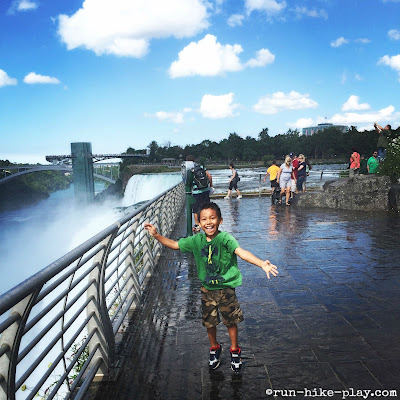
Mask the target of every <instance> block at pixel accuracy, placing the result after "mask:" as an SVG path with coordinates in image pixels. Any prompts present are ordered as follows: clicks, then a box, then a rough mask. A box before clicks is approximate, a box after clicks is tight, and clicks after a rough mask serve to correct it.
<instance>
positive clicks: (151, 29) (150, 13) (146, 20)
mask: <svg viewBox="0 0 400 400" xmlns="http://www.w3.org/2000/svg"><path fill="white" fill-rule="evenodd" d="M207 6H208V3H205V2H204V1H203V0H168V1H165V0H136V1H131V0H85V1H84V2H83V4H82V8H80V9H79V10H78V11H77V12H76V13H75V14H73V15H72V16H67V15H63V14H62V15H59V17H58V20H59V27H58V33H59V35H60V37H61V40H62V41H63V42H64V43H65V44H66V46H67V48H68V49H69V50H72V49H76V48H77V47H83V48H86V49H88V50H91V51H94V52H95V53H96V54H97V55H102V54H114V55H117V56H125V57H137V58H140V57H143V56H144V55H146V54H147V52H148V49H149V45H150V41H151V39H156V38H166V37H171V36H173V37H176V38H183V37H191V36H193V35H195V34H197V33H199V32H200V31H202V30H203V29H205V28H207V27H208V26H209V22H208V13H207Z"/></svg>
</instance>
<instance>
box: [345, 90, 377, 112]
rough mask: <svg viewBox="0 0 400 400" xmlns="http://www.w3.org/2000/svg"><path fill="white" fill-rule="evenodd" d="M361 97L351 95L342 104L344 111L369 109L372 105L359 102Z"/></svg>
mask: <svg viewBox="0 0 400 400" xmlns="http://www.w3.org/2000/svg"><path fill="white" fill-rule="evenodd" d="M359 100H360V98H359V97H358V96H355V95H354V94H353V95H351V96H350V97H349V98H348V100H347V101H346V102H345V103H344V104H343V105H342V111H352V110H355V111H361V110H369V109H370V108H371V106H370V105H369V104H368V103H361V104H360V103H359Z"/></svg>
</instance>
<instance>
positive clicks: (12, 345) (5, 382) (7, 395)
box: [0, 293, 37, 400]
mask: <svg viewBox="0 0 400 400" xmlns="http://www.w3.org/2000/svg"><path fill="white" fill-rule="evenodd" d="M36 295H37V293H36V294H30V295H29V296H27V297H25V299H23V300H21V301H20V302H19V303H18V304H16V305H15V306H14V307H13V308H12V310H11V311H10V314H11V315H18V316H19V319H18V321H16V322H14V323H13V324H12V325H10V326H9V327H8V328H7V329H6V330H5V331H4V332H3V333H2V334H1V337H0V348H6V349H7V348H8V351H7V352H6V353H5V354H4V355H3V356H2V357H1V362H0V380H1V383H0V400H14V399H15V372H16V367H17V365H16V363H17V357H18V349H19V345H20V342H21V335H22V332H21V330H22V329H23V328H24V326H25V323H26V320H27V318H28V312H27V310H28V309H30V308H31V306H32V300H33V299H34V298H36ZM1 377H3V379H1Z"/></svg>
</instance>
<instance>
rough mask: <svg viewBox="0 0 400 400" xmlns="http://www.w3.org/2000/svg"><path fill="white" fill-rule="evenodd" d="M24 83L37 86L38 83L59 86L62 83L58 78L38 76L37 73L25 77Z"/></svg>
mask: <svg viewBox="0 0 400 400" xmlns="http://www.w3.org/2000/svg"><path fill="white" fill-rule="evenodd" d="M24 82H25V83H28V84H36V83H49V84H54V85H58V84H59V83H60V81H59V80H58V79H57V78H54V77H52V76H45V75H38V74H36V73H35V72H30V73H29V74H28V75H26V76H25V78H24Z"/></svg>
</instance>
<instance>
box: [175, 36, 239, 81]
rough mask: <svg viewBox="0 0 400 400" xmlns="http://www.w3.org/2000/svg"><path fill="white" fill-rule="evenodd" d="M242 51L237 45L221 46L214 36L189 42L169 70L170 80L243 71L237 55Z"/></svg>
mask: <svg viewBox="0 0 400 400" xmlns="http://www.w3.org/2000/svg"><path fill="white" fill-rule="evenodd" d="M242 51H243V49H242V46H240V45H239V44H234V45H233V46H232V45H230V44H227V45H225V46H224V45H222V44H220V43H218V42H217V38H216V37H215V36H214V35H206V36H205V37H204V38H203V39H201V40H199V41H198V42H197V43H196V42H191V43H190V44H188V45H187V46H186V47H185V48H184V49H183V50H182V51H180V52H179V55H178V58H179V59H178V61H174V62H173V63H172V64H171V66H170V68H169V75H170V77H171V78H178V77H183V76H193V75H201V76H216V75H222V74H223V73H225V72H227V71H240V70H242V69H243V66H242V64H241V63H240V60H239V57H238V54H240V53H241V52H242Z"/></svg>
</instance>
